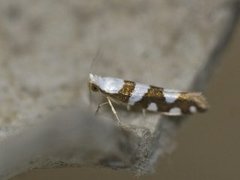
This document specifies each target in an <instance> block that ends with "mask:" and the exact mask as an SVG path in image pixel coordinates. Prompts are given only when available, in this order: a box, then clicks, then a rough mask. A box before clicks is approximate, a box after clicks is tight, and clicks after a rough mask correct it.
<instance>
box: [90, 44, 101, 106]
mask: <svg viewBox="0 0 240 180" xmlns="http://www.w3.org/2000/svg"><path fill="white" fill-rule="evenodd" d="M100 55H101V48H100V47H99V48H98V50H97V52H96V55H95V56H94V58H93V59H92V62H91V64H90V68H89V73H88V76H89V74H90V73H92V68H93V64H94V63H95V62H96V61H97V59H98V57H99V56H100ZM88 78H89V77H88ZM88 83H89V81H88ZM88 100H89V106H90V107H91V105H92V91H91V87H90V86H89V84H88Z"/></svg>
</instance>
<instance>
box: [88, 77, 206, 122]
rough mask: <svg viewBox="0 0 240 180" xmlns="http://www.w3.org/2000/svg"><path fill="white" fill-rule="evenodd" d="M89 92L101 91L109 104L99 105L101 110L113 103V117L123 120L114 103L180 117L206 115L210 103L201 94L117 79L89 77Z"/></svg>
mask: <svg viewBox="0 0 240 180" xmlns="http://www.w3.org/2000/svg"><path fill="white" fill-rule="evenodd" d="M89 89H90V90H91V91H94V92H97V91H98V92H100V93H101V94H102V95H103V96H105V97H106V99H107V102H104V103H101V104H99V105H98V108H97V111H96V112H98V110H99V108H100V107H101V106H103V105H106V104H109V105H110V107H111V109H112V112H113V114H114V115H115V117H116V118H117V120H118V121H119V118H118V116H117V113H116V110H115V109H114V107H113V104H112V102H115V103H117V104H123V105H126V106H127V108H128V109H130V108H131V107H134V108H140V109H141V110H142V111H143V112H145V111H146V110H147V111H152V112H159V113H162V114H164V115H168V116H180V115H185V114H193V113H196V112H204V111H206V110H207V109H208V103H207V101H206V99H205V98H204V97H203V95H202V94H201V93H199V92H183V91H177V90H171V89H164V88H161V87H157V86H152V85H146V84H142V83H137V82H133V81H129V80H123V79H120V78H114V77H101V76H98V75H93V74H91V73H90V74H89Z"/></svg>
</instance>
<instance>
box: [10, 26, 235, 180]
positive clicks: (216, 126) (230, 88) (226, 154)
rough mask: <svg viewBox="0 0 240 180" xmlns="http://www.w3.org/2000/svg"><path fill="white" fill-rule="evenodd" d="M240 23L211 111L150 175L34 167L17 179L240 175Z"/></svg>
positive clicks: (213, 86)
mask: <svg viewBox="0 0 240 180" xmlns="http://www.w3.org/2000/svg"><path fill="white" fill-rule="evenodd" d="M239 47H240V23H238V25H237V27H236V29H235V30H234V35H233V36H232V38H231V40H230V42H229V44H228V46H227V47H226V49H225V50H224V53H223V55H222V56H221V63H220V65H219V67H218V68H216V70H215V72H214V76H213V77H212V78H211V80H210V83H209V86H208V88H207V91H206V93H207V97H208V99H209V102H210V104H211V109H210V111H209V112H208V113H206V114H202V115H199V116H197V117H196V116H195V117H192V118H189V119H188V121H187V122H186V123H185V124H184V125H183V126H182V128H181V129H180V131H179V132H178V134H177V138H176V141H177V147H176V149H175V151H173V152H172V153H171V154H170V155H167V156H165V157H163V158H162V159H161V162H159V163H158V165H157V168H156V172H155V173H154V174H152V175H146V176H144V177H135V176H134V174H131V173H127V172H124V171H114V170H109V169H103V168H97V169H96V168H73V169H58V170H55V169H54V170H33V171H31V172H29V173H27V174H22V175H20V176H18V177H16V178H13V179H14V180H30V179H37V180H40V179H41V180H42V179H46V178H49V179H62V180H64V179H95V178H99V177H101V178H102V179H116V180H117V179H165V180H175V179H179V180H180V179H182V180H184V179H195V180H208V179H209V180H210V179H211V180H212V179H218V180H221V179H222V180H225V179H231V180H235V179H236V180H237V179H239V178H240V171H239V168H240V155H239V152H240V143H239V137H240V131H239V127H240V113H239V99H240V95H239V92H240V82H239V77H240V61H239Z"/></svg>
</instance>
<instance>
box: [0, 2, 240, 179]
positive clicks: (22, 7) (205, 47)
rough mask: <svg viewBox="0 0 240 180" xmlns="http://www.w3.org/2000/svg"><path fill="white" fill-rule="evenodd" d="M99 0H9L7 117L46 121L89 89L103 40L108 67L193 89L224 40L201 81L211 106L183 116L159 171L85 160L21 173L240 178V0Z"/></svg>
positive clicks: (0, 28) (2, 9)
mask: <svg viewBox="0 0 240 180" xmlns="http://www.w3.org/2000/svg"><path fill="white" fill-rule="evenodd" d="M91 2H92V3H89V2H88V1H83V0H82V1H80V0H79V1H77V0H71V1H65V0H61V1H60V0H59V1H54V0H53V1H49V0H46V1H43V0H42V1H34V0H19V1H14V0H1V1H0V13H1V16H0V38H1V39H0V40H1V42H0V64H1V66H0V89H1V91H0V93H1V94H0V96H1V97H0V98H1V103H2V104H4V106H0V123H1V125H6V126H7V125H8V124H11V123H12V124H14V123H15V122H16V124H17V123H19V122H20V125H21V123H22V122H23V124H24V123H26V122H27V121H24V120H25V119H27V118H29V119H30V120H33V121H37V120H39V119H41V118H42V117H44V116H45V115H46V114H47V113H48V112H49V111H51V110H53V109H54V108H56V107H58V106H63V107H64V106H68V105H69V104H71V103H73V102H76V101H78V100H79V99H80V98H79V97H83V96H85V95H86V94H84V91H83V88H85V84H84V86H81V85H76V84H81V83H79V82H83V80H86V78H87V75H88V72H89V67H90V65H89V64H91V63H90V62H91V61H92V59H93V57H94V56H95V55H96V52H97V50H98V49H99V48H102V49H103V51H104V53H103V58H102V59H103V61H99V62H101V63H102V69H101V70H100V71H104V72H105V70H106V69H107V72H108V73H109V71H112V72H113V73H115V74H113V76H116V75H121V77H122V78H125V76H126V77H129V79H134V80H139V79H138V78H143V77H144V78H146V79H147V80H148V81H147V82H149V83H153V84H155V83H157V84H161V85H162V86H164V87H169V88H176V87H177V88H179V89H184V88H190V87H191V85H192V83H193V82H194V80H195V78H196V77H197V76H198V73H199V72H201V70H202V68H203V67H205V65H206V64H207V62H210V61H211V60H214V58H212V59H211V56H212V51H214V50H215V47H216V46H219V47H224V48H222V49H221V48H220V49H219V50H220V52H219V51H218V52H217V53H218V56H216V58H217V60H216V61H215V62H217V63H216V64H214V65H215V66H214V67H211V68H210V70H208V71H211V73H210V74H211V78H210V79H209V80H208V82H207V86H206V87H204V82H202V81H199V82H200V84H199V86H197V87H198V88H204V91H205V92H204V93H205V94H206V97H207V99H208V100H209V103H210V105H211V108H210V110H209V112H207V113H205V114H200V115H195V116H193V117H189V118H188V119H187V120H186V121H185V122H184V123H182V125H181V128H179V130H178V132H177V135H176V138H175V139H174V141H175V142H176V148H175V150H174V151H173V152H171V153H170V154H165V155H164V156H163V157H161V158H160V159H159V160H158V163H157V165H156V168H155V172H153V173H152V174H150V175H144V176H141V177H137V176H135V174H134V173H131V172H126V171H123V170H118V171H116V170H111V169H107V168H100V167H99V168H97V167H82V168H60V169H36V170H32V171H30V172H27V173H24V174H21V175H18V176H16V177H14V178H12V180H30V179H31V180H32V179H34V180H42V179H59V180H64V179H72V180H74V179H96V178H98V179H99V178H101V179H116V180H118V179H119V180H120V179H140V180H141V179H142V180H144V179H153V180H154V179H164V180H176V179H178V180H184V179H195V180H208V179H209V180H210V179H211V180H212V179H218V180H221V179H222V180H223V179H224V180H225V179H231V180H235V179H236V180H237V179H239V178H240V171H239V168H240V155H239V152H240V143H239V137H240V131H239V127H240V121H239V120H240V113H239V111H238V110H239V100H240V95H239V92H240V81H239V77H240V61H239V47H240V22H239V20H238V22H237V24H236V25H234V24H235V23H234V20H236V19H237V18H233V16H235V15H236V14H239V12H238V13H236V12H235V13H233V11H236V10H237V11H239V3H236V2H238V1H235V0H212V1H208V0H203V1H198V0H185V1H178V0H171V1H170V0H161V1H160V0H159V1H158V0H151V1H150V0H149V1H148V3H146V1H144V0H143V1H142V0H140V1H138V0H131V1H129V2H123V1H119V0H112V1H108V0H102V1H98V0H95V1H91ZM233 2H234V3H236V5H237V6H238V7H236V8H235V7H233V6H232V5H233ZM233 25H234V29H233V31H232V27H233ZM226 34H227V35H226ZM230 34H231V35H230ZM229 35H230V36H229ZM224 36H226V37H225V38H223V37H224ZM222 39H225V40H227V41H224V40H222ZM226 42H227V43H226ZM139 60H142V62H145V63H139ZM160 60H161V62H160ZM159 62H160V63H159ZM126 64H127V66H126ZM159 64H160V65H159ZM210 64H211V63H210ZM95 66H96V65H95ZM209 66H210V65H209ZM106 67H107V68H106ZM110 67H111V68H110ZM133 67H134V68H133ZM146 69H150V70H149V71H145V70H146ZM208 71H207V70H206V71H204V72H205V73H206V74H208V73H209V72H208ZM136 77H137V78H136ZM159 77H160V78H159ZM82 84H83V83H82ZM78 86H81V87H78ZM5 97H6V98H5ZM9 97H10V98H9ZM26 150H28V148H26Z"/></svg>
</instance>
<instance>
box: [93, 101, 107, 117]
mask: <svg viewBox="0 0 240 180" xmlns="http://www.w3.org/2000/svg"><path fill="white" fill-rule="evenodd" d="M108 103H109V102H108V101H106V102H104V103H101V104H98V107H97V110H96V112H95V115H96V114H97V113H98V111H99V109H100V108H101V107H102V106H104V105H106V104H108Z"/></svg>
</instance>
